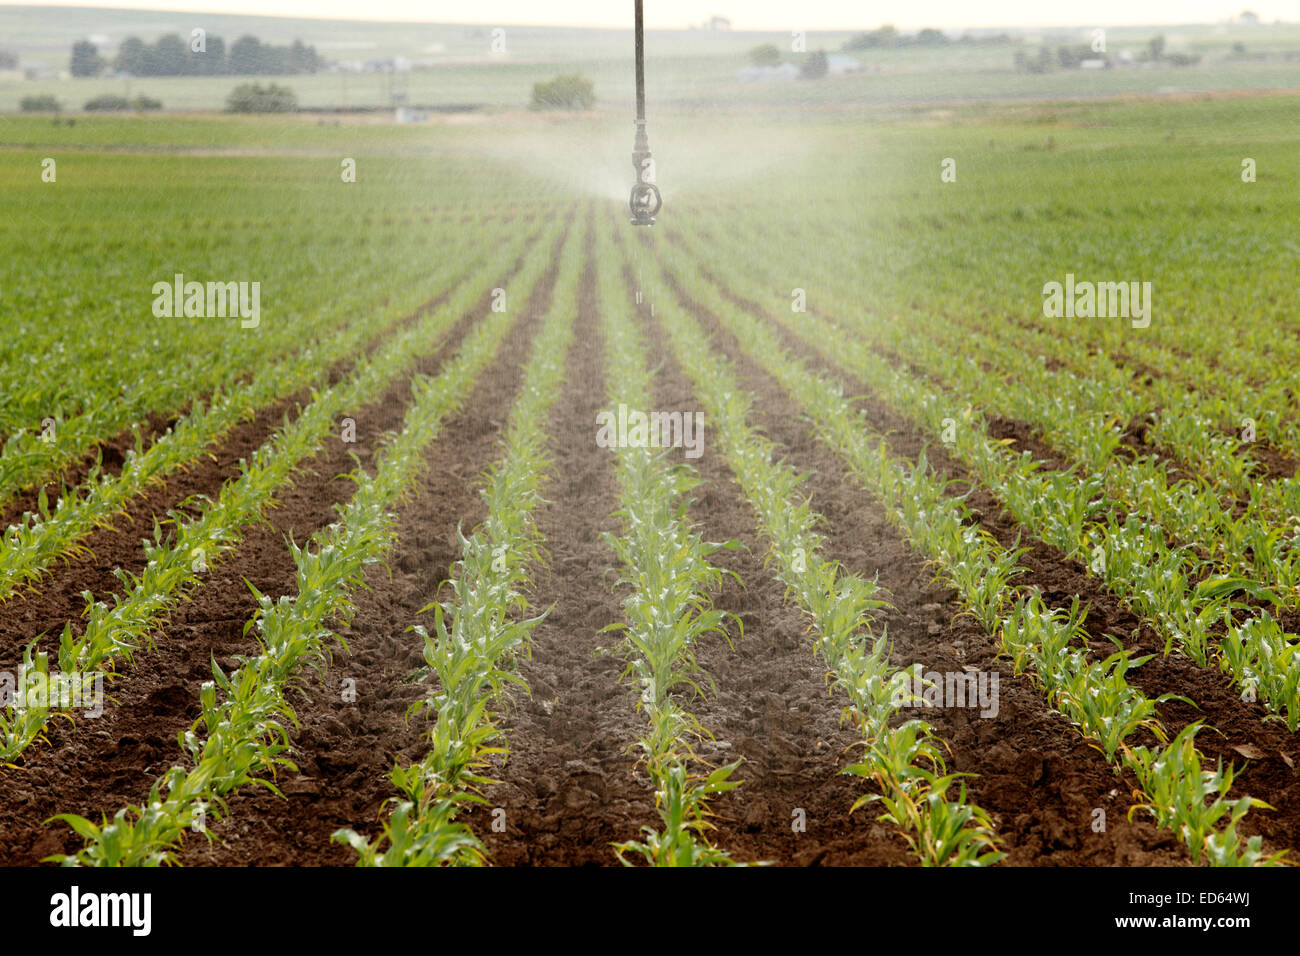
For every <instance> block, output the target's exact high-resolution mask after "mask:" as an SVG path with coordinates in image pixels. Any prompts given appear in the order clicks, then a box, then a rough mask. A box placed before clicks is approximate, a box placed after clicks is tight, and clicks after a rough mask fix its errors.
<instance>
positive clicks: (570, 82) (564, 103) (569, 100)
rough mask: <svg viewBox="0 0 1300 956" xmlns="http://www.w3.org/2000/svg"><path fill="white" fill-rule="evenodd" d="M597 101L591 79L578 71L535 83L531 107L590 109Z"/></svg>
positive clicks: (538, 108)
mask: <svg viewBox="0 0 1300 956" xmlns="http://www.w3.org/2000/svg"><path fill="white" fill-rule="evenodd" d="M595 103H596V91H595V87H594V85H593V84H592V82H591V80H589V79H587V78H586V77H585V76H582V75H581V74H578V73H571V74H562V75H560V76H557V77H556V78H555V79H553V80H551V81H550V82H546V83H534V84H533V100H532V102H531V103H530V104H529V106H528V108H529V109H534V110H546V109H552V110H555V109H558V110H589V109H591V108H592V106H594V105H595Z"/></svg>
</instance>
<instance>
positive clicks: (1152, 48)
mask: <svg viewBox="0 0 1300 956" xmlns="http://www.w3.org/2000/svg"><path fill="white" fill-rule="evenodd" d="M1147 50H1148V52H1150V54H1151V59H1153V60H1159V59H1161V58H1162V57H1163V56H1164V55H1165V36H1164V34H1163V33H1160V34H1157V35H1156V36H1153V37H1152V38H1151V39H1150V40H1149V41H1147Z"/></svg>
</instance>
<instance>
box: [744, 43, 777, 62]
mask: <svg viewBox="0 0 1300 956" xmlns="http://www.w3.org/2000/svg"><path fill="white" fill-rule="evenodd" d="M749 62H750V63H752V64H754V66H780V65H781V51H780V50H778V49H777V48H776V46H775V45H774V44H772V43H764V44H762V45H761V46H756V47H754V48H753V49H752V50H750V51H749Z"/></svg>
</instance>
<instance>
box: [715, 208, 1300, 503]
mask: <svg viewBox="0 0 1300 956" xmlns="http://www.w3.org/2000/svg"><path fill="white" fill-rule="evenodd" d="M755 227H756V229H757V230H758V233H757V234H758V235H760V236H761V235H762V234H763V229H764V228H765V227H764V226H763V224H762V223H761V222H757V221H756V222H755ZM793 228H794V229H795V231H796V235H795V236H783V237H782V238H783V240H784V242H785V243H793V244H795V245H796V246H797V244H798V236H797V232H798V229H799V224H798V223H795V224H793ZM817 228H818V229H823V228H825V227H824V224H823V223H820V222H819V223H818V224H817ZM727 234H729V235H750V233H747V232H744V231H742V230H737V229H736V228H735V226H734V224H732V226H731V227H730V228H729V229H728V230H727ZM753 245H754V246H756V247H757V248H763V243H762V241H761V240H760V241H758V242H757V243H755V244H753ZM822 251H823V253H824V254H823V255H819V256H818V257H817V258H816V259H815V260H813V259H810V260H808V261H807V262H805V263H801V264H800V269H799V271H800V274H801V275H805V276H806V278H805V279H804V280H803V281H805V282H806V283H807V284H808V285H809V286H812V287H815V288H816V289H817V293H816V298H817V299H818V300H819V301H822V302H823V303H824V304H825V305H826V307H827V308H826V309H824V310H823V311H828V312H831V313H833V314H835V315H837V316H838V315H855V314H857V313H859V312H862V311H863V310H864V309H865V310H866V311H868V312H872V313H877V314H875V315H873V320H874V321H884V317H883V314H879V309H878V308H877V309H874V310H873V309H870V308H868V307H866V306H865V305H864V303H863V301H862V298H861V296H860V295H858V294H857V291H858V290H855V289H852V288H842V289H841V290H838V294H837V290H836V288H835V287H836V286H837V285H838V284H839V279H840V278H841V277H842V276H843V275H845V274H853V271H854V270H853V269H852V268H850V266H851V265H852V263H850V262H849V260H848V259H847V258H846V256H845V252H846V251H847V250H839V249H837V248H836V247H834V246H831V247H829V248H826V249H824V250H822ZM741 261H742V262H744V263H747V264H749V265H750V266H751V268H752V267H756V265H757V264H756V263H754V262H753V260H752V259H748V258H747V259H745V260H741ZM766 278H767V277H765V279H766ZM837 298H838V300H839V301H838V302H835V301H834V300H836V299H837ZM911 298H912V297H911V296H910V294H909V295H908V296H907V297H905V298H904V299H903V300H901V301H899V302H896V303H894V305H893V307H892V308H894V309H896V310H897V311H898V312H899V313H901V314H903V315H905V316H906V319H905V321H904V322H903V325H904V327H905V328H907V329H908V330H915V329H916V328H917V326H918V325H923V326H925V327H926V328H927V335H926V336H925V338H926V339H929V338H931V336H934V338H935V340H936V341H941V340H942V341H948V342H949V343H950V346H951V347H952V348H954V349H956V350H957V351H959V352H960V351H963V350H964V349H965V348H966V347H967V345H968V344H969V341H970V336H971V335H972V334H974V335H976V336H978V339H979V341H980V343H981V351H982V352H984V351H985V350H991V349H994V348H996V347H997V346H998V345H1000V346H1002V347H1004V348H1005V349H1007V350H1009V351H1008V354H1009V355H1011V356H1015V357H1017V358H1018V359H1019V361H1018V362H1017V363H1016V366H1017V368H1016V369H1015V370H1013V369H1012V368H1011V367H1010V366H1008V365H1004V364H1002V362H1001V360H1000V359H995V358H994V356H992V355H989V354H982V355H981V359H982V361H984V362H985V363H986V364H988V363H993V364H995V365H998V366H1000V368H1001V371H1002V373H1003V374H1004V375H1008V376H1011V378H1010V381H1014V382H1016V383H1018V384H1019V385H1020V388H1021V389H1024V388H1025V387H1026V386H1025V384H1024V382H1023V380H1021V379H1020V378H1019V371H1018V369H1023V368H1024V367H1025V363H1027V362H1033V363H1035V364H1037V365H1038V366H1039V370H1040V371H1048V370H1047V368H1046V367H1045V366H1047V365H1048V364H1050V365H1051V366H1052V370H1054V371H1062V372H1066V371H1068V373H1069V375H1070V376H1073V377H1077V378H1078V379H1080V380H1082V381H1083V382H1086V383H1089V384H1091V385H1095V386H1098V393H1099V394H1104V395H1106V396H1108V397H1109V398H1110V399H1111V402H1112V404H1111V405H1110V406H1109V410H1110V411H1111V413H1112V414H1113V415H1114V416H1115V419H1116V422H1115V423H1119V424H1123V423H1126V422H1128V421H1130V420H1132V419H1133V417H1134V416H1135V414H1139V413H1140V415H1141V416H1143V417H1146V416H1148V415H1149V416H1150V420H1151V424H1150V426H1149V427H1148V428H1147V430H1146V434H1145V440H1146V441H1147V442H1149V443H1150V444H1151V445H1152V446H1153V447H1155V448H1160V449H1163V450H1165V451H1166V452H1167V453H1168V454H1171V455H1174V456H1175V457H1177V458H1178V459H1179V460H1180V461H1182V462H1185V463H1186V464H1188V465H1189V466H1190V467H1192V468H1193V469H1194V470H1196V471H1197V472H1198V473H1201V474H1205V475H1206V476H1207V477H1211V478H1214V477H1215V476H1216V475H1217V476H1220V477H1219V478H1217V479H1215V480H1222V481H1225V482H1227V483H1229V484H1230V486H1231V487H1232V489H1233V490H1234V492H1235V493H1237V494H1239V495H1241V496H1243V497H1248V496H1249V495H1250V489H1251V487H1252V485H1253V484H1258V483H1260V481H1261V478H1260V474H1259V472H1260V467H1261V465H1260V462H1259V460H1258V458H1257V457H1255V456H1253V455H1252V454H1251V450H1252V448H1253V443H1254V442H1255V441H1264V442H1267V443H1269V444H1270V445H1272V446H1273V447H1274V448H1277V449H1279V450H1281V451H1283V452H1285V453H1288V454H1290V455H1291V456H1292V457H1293V458H1295V457H1300V424H1297V421H1298V419H1297V416H1296V412H1297V410H1298V409H1297V405H1296V400H1295V395H1294V393H1293V391H1292V390H1291V389H1290V386H1289V384H1288V379H1287V376H1286V374H1285V370H1286V369H1289V368H1290V367H1291V366H1292V365H1293V364H1294V361H1295V359H1296V358H1297V357H1300V348H1298V347H1297V343H1296V342H1291V341H1289V340H1285V339H1280V338H1279V337H1278V336H1277V335H1276V334H1275V332H1273V331H1272V330H1269V331H1268V333H1267V338H1266V340H1264V341H1261V340H1258V339H1252V340H1251V341H1249V342H1248V343H1247V344H1243V343H1239V342H1237V341H1234V340H1231V339H1229V340H1224V339H1223V338H1222V337H1218V338H1215V339H1214V340H1213V341H1214V347H1213V351H1212V354H1210V355H1208V356H1203V355H1200V354H1196V353H1195V352H1188V351H1187V348H1188V346H1189V345H1190V346H1191V347H1192V348H1196V347H1197V346H1198V345H1199V340H1198V339H1197V338H1196V337H1195V336H1189V335H1188V334H1187V333H1186V331H1185V329H1184V327H1183V325H1182V323H1181V322H1180V323H1179V326H1178V328H1179V334H1178V340H1177V343H1176V344H1175V346H1173V347H1171V346H1169V345H1161V344H1159V343H1158V342H1156V341H1155V340H1154V339H1153V338H1152V336H1151V335H1150V334H1149V333H1150V332H1151V331H1152V330H1149V329H1144V330H1140V331H1138V332H1136V333H1135V332H1132V331H1131V330H1129V329H1127V327H1126V326H1124V325H1123V324H1122V323H1121V324H1119V325H1117V326H1116V327H1115V328H1114V329H1107V325H1108V324H1107V323H1099V324H1094V323H1085V324H1084V326H1083V327H1081V328H1076V329H1073V330H1072V331H1073V332H1074V333H1075V334H1074V335H1073V336H1072V338H1071V340H1070V341H1071V342H1072V343H1073V344H1072V346H1071V347H1070V348H1063V347H1062V339H1061V336H1060V335H1059V333H1058V332H1055V331H1053V330H1051V329H1049V328H1045V327H1044V325H1043V322H1042V318H1041V316H1035V315H1033V314H1032V310H1030V311H1029V312H1025V311H1024V310H1019V311H1017V310H1006V309H999V310H995V309H994V308H993V307H991V306H989V307H981V306H980V305H979V304H978V303H972V302H971V300H970V297H969V290H963V295H962V296H961V297H960V298H958V300H957V302H956V303H955V304H953V305H952V306H950V307H949V306H945V305H944V301H945V298H944V297H943V296H942V295H937V296H934V297H933V298H932V299H931V300H928V301H927V302H926V307H925V308H923V309H922V308H918V307H917V306H916V304H915V303H914V302H912V301H911ZM810 309H815V306H811V305H810ZM990 319H995V321H990ZM889 321H890V322H891V323H896V322H897V315H892V316H891V318H890V319H889ZM1264 328H1267V326H1265V327H1264ZM1253 331H1255V332H1259V331H1260V329H1259V327H1256V328H1255V329H1254V330H1253ZM1080 333H1081V334H1080ZM1135 378H1143V379H1144V382H1143V385H1142V387H1141V388H1135V387H1134V384H1135V382H1134V379H1135ZM1054 381H1057V382H1059V385H1058V386H1055V387H1052V388H1048V389H1046V391H1045V394H1049V395H1056V394H1057V393H1058V391H1059V389H1060V388H1061V387H1064V388H1065V389H1067V390H1068V389H1071V388H1073V387H1074V384H1075V383H1073V382H1071V381H1070V380H1069V379H1068V378H1067V379H1064V380H1061V379H1055V380H1054ZM1247 422H1249V423H1250V427H1251V430H1252V431H1253V432H1254V438H1252V439H1249V440H1247V439H1245V438H1242V437H1241V436H1242V434H1243V430H1244V425H1245V423H1247ZM1111 424H1114V423H1111ZM1107 427H1109V426H1107ZM1278 485H1279V487H1278V488H1276V489H1274V490H1273V491H1272V495H1273V496H1275V497H1278V498H1287V499H1289V500H1290V501H1292V502H1293V503H1294V502H1295V501H1296V500H1297V495H1300V488H1297V487H1296V485H1297V482H1296V481H1295V480H1294V479H1286V480H1283V481H1280V482H1278ZM1294 511H1295V508H1294V507H1292V508H1291V509H1290V510H1289V511H1285V510H1284V511H1282V512H1281V513H1282V514H1287V513H1293V512H1294Z"/></svg>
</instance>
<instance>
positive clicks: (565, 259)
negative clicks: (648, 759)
mask: <svg viewBox="0 0 1300 956" xmlns="http://www.w3.org/2000/svg"><path fill="white" fill-rule="evenodd" d="M580 251H581V244H580V243H578V242H570V243H569V244H568V246H567V247H566V249H565V251H564V254H563V256H562V257H561V259H560V263H559V274H558V277H557V280H556V288H555V292H554V295H553V301H554V302H555V303H556V304H555V305H554V306H553V307H552V308H551V309H550V310H549V312H548V314H547V319H546V322H545V324H544V325H543V327H542V330H541V332H540V334H539V335H538V337H537V340H536V342H535V343H534V345H533V350H532V355H531V357H530V359H529V362H528V365H527V367H526V368H525V370H524V381H523V386H522V388H521V390H520V393H519V397H518V399H517V400H516V402H515V406H514V408H513V410H512V411H511V414H510V421H509V424H508V425H507V428H506V435H505V441H504V444H505V449H504V454H503V455H502V457H501V458H500V459H499V460H498V461H497V462H496V463H495V464H494V465H493V466H492V468H491V469H490V470H489V472H488V475H487V478H486V481H485V485H484V488H483V489H482V494H483V497H484V498H485V499H486V501H487V517H486V518H485V519H484V521H483V523H482V524H481V525H480V526H479V527H478V528H477V529H476V530H475V531H474V532H473V533H472V534H471V535H470V536H469V537H468V538H466V537H464V536H463V535H462V536H461V539H460V540H461V558H460V560H459V561H457V562H456V563H455V564H454V565H453V566H452V568H451V575H450V582H451V585H452V589H453V590H452V598H451V600H449V601H441V602H438V601H435V602H434V603H433V604H430V605H429V606H428V607H427V608H425V609H424V610H425V611H429V610H432V611H433V612H434V628H433V632H432V633H431V632H430V631H429V630H428V629H427V628H425V627H424V626H423V625H417V626H416V627H415V631H416V632H417V633H418V634H419V635H420V637H421V638H422V639H423V640H424V659H425V661H426V662H427V663H428V665H429V668H430V672H431V674H432V675H434V676H436V678H437V687H436V689H433V690H431V691H430V693H429V694H428V696H427V697H425V698H424V699H423V700H421V701H419V702H418V703H417V704H416V705H415V706H414V707H413V708H412V712H413V713H429V714H433V715H435V721H434V723H433V725H432V726H431V728H430V730H429V735H428V739H429V747H428V750H427V752H426V753H425V755H424V757H423V758H421V760H420V761H419V762H418V763H416V764H413V765H410V766H406V767H402V766H400V765H399V766H396V767H394V768H393V771H392V773H391V774H390V775H389V779H390V780H391V781H392V782H393V785H394V787H396V788H397V790H398V792H399V794H400V795H399V796H398V797H395V798H393V799H392V800H391V801H390V803H391V806H390V808H389V812H388V814H387V816H386V818H385V819H384V820H383V824H382V831H381V832H380V834H379V835H378V836H376V837H375V838H374V839H373V840H368V839H366V837H365V836H363V835H362V834H360V833H358V832H357V831H356V830H354V829H352V828H350V827H348V828H344V829H341V830H339V831H337V832H336V833H335V834H334V835H333V837H332V839H333V840H334V841H335V842H338V843H346V844H348V845H349V846H351V847H352V848H353V849H355V850H356V852H357V854H358V856H357V865H358V866H367V867H369V866H384V867H396V866H455V865H470V866H472V865H479V864H481V863H484V862H485V861H486V852H485V850H484V848H483V844H482V843H481V842H480V841H479V840H478V839H477V838H476V837H475V836H474V834H473V833H472V832H471V830H470V829H469V827H468V826H466V825H465V824H464V823H461V822H459V821H457V819H456V817H457V814H458V813H459V812H460V810H461V809H462V808H463V807H464V806H466V805H469V804H476V803H478V804H482V803H486V802H487V801H486V800H485V798H484V797H483V795H482V791H483V788H484V787H486V786H487V785H489V784H490V783H492V782H493V781H491V780H489V779H488V778H487V777H486V776H485V774H486V771H487V767H488V763H489V760H490V759H491V758H492V757H493V755H496V754H505V753H506V752H507V751H506V745H505V742H504V739H503V735H502V733H501V728H500V727H499V726H498V724H497V723H496V720H495V718H494V716H493V712H494V711H495V710H496V709H498V708H499V707H501V706H503V702H504V692H505V691H506V689H507V688H508V687H510V686H512V685H519V686H523V687H525V688H526V687H527V685H526V684H525V682H524V680H523V678H522V677H520V676H519V672H518V669H517V667H516V666H515V663H516V660H517V658H518V655H519V654H520V652H521V651H526V649H527V647H528V638H529V633H530V632H531V631H532V629H533V628H534V627H535V626H536V625H537V624H538V623H539V622H540V621H541V619H542V617H543V616H544V615H542V616H538V617H533V618H529V619H525V618H524V614H525V612H526V610H527V608H528V600H527V597H526V596H525V592H526V590H527V588H528V585H529V572H530V568H531V567H533V566H534V565H536V564H537V563H539V562H540V561H541V560H542V551H541V548H542V541H541V539H540V536H539V534H538V532H537V528H536V525H535V524H534V518H533V514H534V512H535V511H536V509H537V506H538V505H539V504H541V503H542V497H541V489H542V485H543V482H544V481H545V479H546V476H547V473H548V471H549V469H550V467H551V461H550V458H549V456H548V454H547V450H546V420H547V416H548V414H549V413H550V410H551V408H552V406H553V405H554V404H555V402H556V400H557V399H558V398H559V395H560V392H561V390H562V388H563V385H564V368H565V357H566V356H567V354H568V351H569V346H570V344H571V343H572V341H573V319H574V315H575V314H576V312H577V303H578V297H577V291H578V283H579V277H580V271H579V267H578V265H579V256H580ZM448 622H450V623H448Z"/></svg>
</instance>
